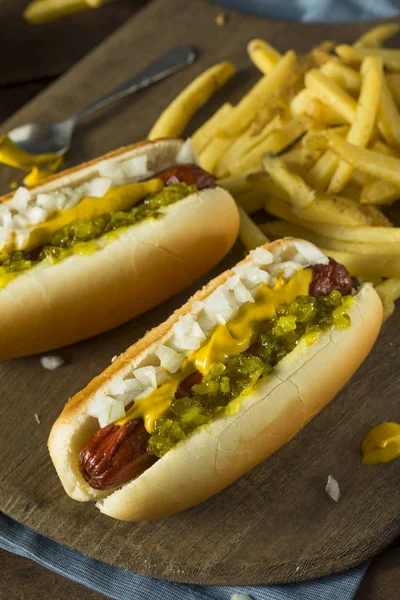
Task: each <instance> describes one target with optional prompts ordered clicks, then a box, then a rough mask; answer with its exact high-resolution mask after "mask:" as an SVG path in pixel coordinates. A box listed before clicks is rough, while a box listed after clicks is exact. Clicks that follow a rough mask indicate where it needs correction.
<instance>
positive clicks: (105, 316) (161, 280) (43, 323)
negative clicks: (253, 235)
mask: <svg viewBox="0 0 400 600" xmlns="http://www.w3.org/2000/svg"><path fill="white" fill-rule="evenodd" d="M180 146H181V142H180V141H179V140H161V141H159V142H155V143H154V142H148V143H145V144H140V145H136V146H134V147H129V148H127V149H122V150H120V151H117V152H116V153H111V154H110V155H106V157H101V159H98V160H97V161H92V162H90V163H87V164H86V165H83V166H82V167H79V168H77V169H73V170H70V171H67V172H66V173H65V174H62V175H60V176H58V178H57V177H55V178H51V180H49V182H48V184H45V185H42V186H38V188H39V189H36V191H51V190H53V189H55V188H54V186H56V187H57V186H64V185H68V184H71V183H72V182H76V180H77V178H78V179H79V181H82V180H84V179H85V178H89V177H92V176H93V173H94V171H95V169H96V163H97V162H98V161H99V160H103V159H104V158H112V156H115V155H118V156H120V155H121V156H122V155H123V157H124V158H129V157H131V156H134V155H135V154H139V153H143V148H144V149H146V150H147V151H148V154H149V162H150V165H151V166H150V168H151V169H154V170H158V167H160V168H164V167H165V166H166V165H171V164H173V162H174V159H175V157H176V155H177V152H178V150H179V148H180ZM56 184H57V185H56ZM46 186H47V187H46ZM50 188H51V189H50ZM238 227H239V218H238V212H237V209H236V205H235V203H234V201H233V199H232V198H231V196H230V195H229V194H228V192H226V191H225V190H223V189H222V188H215V189H206V190H202V191H200V192H198V193H196V194H192V195H190V196H188V197H187V198H185V199H183V200H181V201H179V202H177V203H176V204H172V205H170V206H168V207H167V208H166V209H165V214H164V216H163V218H162V219H158V220H149V221H143V222H142V223H139V224H137V225H134V226H132V227H130V228H128V229H126V230H124V231H123V232H122V233H120V234H118V235H116V239H115V240H114V241H112V242H111V243H109V244H108V245H106V246H105V247H104V248H103V249H101V250H97V251H96V252H94V253H93V254H90V255H87V256H81V255H73V256H71V257H68V258H66V259H64V260H62V261H61V262H59V263H57V264H55V265H52V266H48V265H46V266H42V265H38V266H37V267H35V268H33V269H31V270H29V271H27V272H26V273H24V274H22V275H19V276H18V277H17V278H16V279H14V280H13V281H11V282H10V283H9V284H8V285H7V286H6V287H5V288H4V289H2V290H0V359H5V358H13V357H17V356H24V355H28V354H35V353H37V352H43V351H47V350H50V349H53V348H57V347H60V346H65V345H67V344H71V343H74V342H77V341H79V340H82V339H85V338H88V337H91V336H93V335H97V334H99V333H101V332H103V331H107V330H108V329H111V328H113V327H116V326H118V325H120V324H122V323H124V322H126V321H128V320H129V319H131V318H133V317H135V316H136V315H138V314H141V313H142V312H145V311H146V310H148V309H150V308H151V307H153V306H155V305H157V304H159V303H160V302H162V301H164V300H166V299H167V298H169V297H170V296H172V295H173V294H176V293H177V292H179V291H180V290H182V289H184V288H185V287H187V286H188V285H190V284H191V283H193V282H194V281H195V280H196V279H198V278H199V277H201V276H202V275H204V273H206V272H207V271H209V270H210V269H211V268H212V267H213V266H214V265H215V264H216V263H217V262H218V261H219V260H221V259H222V258H223V257H224V256H225V254H226V253H227V252H228V251H229V249H230V248H231V247H232V245H233V243H234V241H235V239H236V236H237V233H238Z"/></svg>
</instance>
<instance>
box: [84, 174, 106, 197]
mask: <svg viewBox="0 0 400 600" xmlns="http://www.w3.org/2000/svg"><path fill="white" fill-rule="evenodd" d="M111 183H112V182H111V179H110V178H109V177H95V178H94V179H92V181H89V183H88V186H87V195H88V196H89V197H90V198H102V197H103V196H104V195H105V194H106V193H107V192H108V190H109V189H110V187H111Z"/></svg>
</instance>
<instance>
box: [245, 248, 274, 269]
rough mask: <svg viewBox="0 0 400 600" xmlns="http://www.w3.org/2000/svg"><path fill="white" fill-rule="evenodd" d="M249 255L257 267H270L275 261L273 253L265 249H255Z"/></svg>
mask: <svg viewBox="0 0 400 600" xmlns="http://www.w3.org/2000/svg"><path fill="white" fill-rule="evenodd" d="M249 254H250V256H251V258H252V261H253V263H254V264H255V265H257V266H267V265H270V264H271V263H272V262H273V260H274V257H273V256H272V254H271V252H270V251H269V250H266V249H265V248H255V249H254V250H250V253H249Z"/></svg>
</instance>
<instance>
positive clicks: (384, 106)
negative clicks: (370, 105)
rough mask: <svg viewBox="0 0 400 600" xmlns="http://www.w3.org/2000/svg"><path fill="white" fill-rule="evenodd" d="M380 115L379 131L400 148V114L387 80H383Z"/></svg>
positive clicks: (390, 142) (389, 141)
mask: <svg viewBox="0 0 400 600" xmlns="http://www.w3.org/2000/svg"><path fill="white" fill-rule="evenodd" d="M378 114H379V124H378V125H379V130H380V132H381V133H382V135H383V137H384V138H385V140H386V141H387V142H388V143H389V144H392V145H393V146H400V114H399V111H398V109H397V106H396V103H395V101H394V99H393V96H392V94H391V92H390V89H389V86H388V84H387V82H386V79H385V78H383V80H382V88H381V98H380V103H379V113H378Z"/></svg>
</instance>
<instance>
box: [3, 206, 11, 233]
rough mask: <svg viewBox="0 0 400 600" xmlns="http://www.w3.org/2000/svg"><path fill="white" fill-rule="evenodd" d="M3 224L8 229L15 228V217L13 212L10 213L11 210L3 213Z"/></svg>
mask: <svg viewBox="0 0 400 600" xmlns="http://www.w3.org/2000/svg"><path fill="white" fill-rule="evenodd" d="M1 224H2V225H3V227H5V228H6V229H12V228H13V218H12V214H11V213H10V211H9V210H8V211H6V212H4V213H2V215H1Z"/></svg>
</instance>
